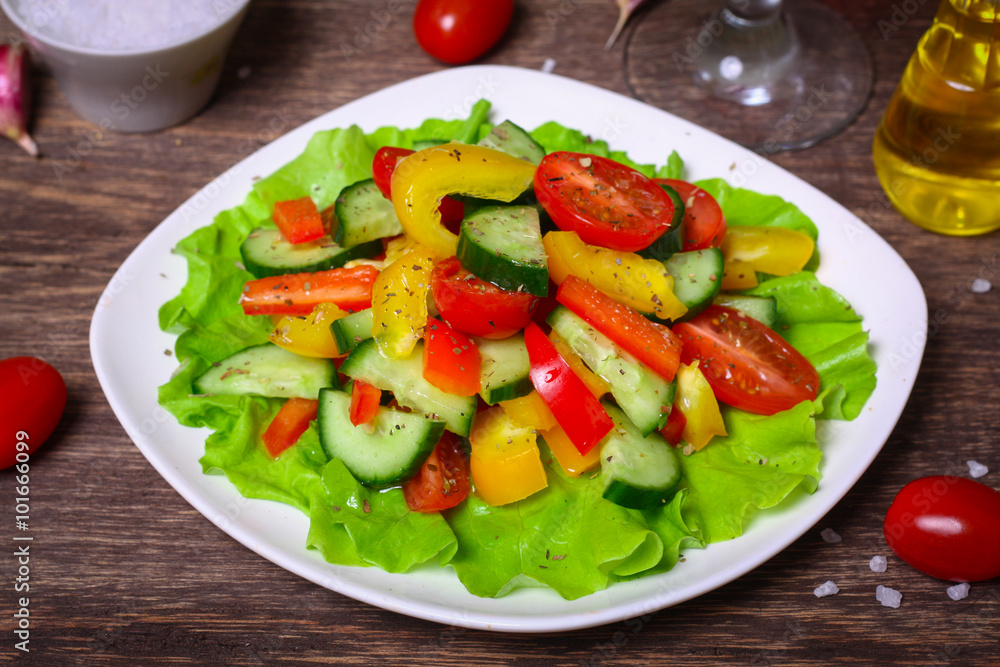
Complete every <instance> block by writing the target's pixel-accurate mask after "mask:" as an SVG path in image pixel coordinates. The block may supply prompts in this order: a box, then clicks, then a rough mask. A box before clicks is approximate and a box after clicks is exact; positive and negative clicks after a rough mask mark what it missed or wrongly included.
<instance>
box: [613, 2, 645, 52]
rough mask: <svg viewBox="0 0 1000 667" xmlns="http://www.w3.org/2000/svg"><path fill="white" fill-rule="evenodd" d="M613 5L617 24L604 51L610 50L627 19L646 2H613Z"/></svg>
mask: <svg viewBox="0 0 1000 667" xmlns="http://www.w3.org/2000/svg"><path fill="white" fill-rule="evenodd" d="M615 4H616V5H618V22H617V23H616V24H615V28H614V30H612V31H611V36H610V37H608V41H607V43H606V44H605V45H604V50H605V51H609V50H611V47H612V46H614V45H615V41H617V39H618V35H620V34H621V31H622V28H624V27H625V23H626V22H627V21H628V20H629V17H631V16H632V14H634V13H635V10H637V9H639V7H641V6H642V5H644V4H646V0H615Z"/></svg>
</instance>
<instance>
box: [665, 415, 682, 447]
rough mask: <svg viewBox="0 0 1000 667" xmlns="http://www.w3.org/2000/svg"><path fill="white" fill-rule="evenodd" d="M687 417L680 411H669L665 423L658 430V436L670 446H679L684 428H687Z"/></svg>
mask: <svg viewBox="0 0 1000 667" xmlns="http://www.w3.org/2000/svg"><path fill="white" fill-rule="evenodd" d="M687 421H688V420H687V417H685V416H684V413H683V412H681V411H680V410H671V411H670V416H668V417H667V423H666V424H664V425H663V428H661V429H660V435H662V436H663V439H664V440H666V441H667V442H669V443H670V444H671V445H679V444H681V440H682V439H683V438H682V437H681V436H682V435H683V433H684V427H685V426H687Z"/></svg>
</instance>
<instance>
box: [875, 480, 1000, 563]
mask: <svg viewBox="0 0 1000 667" xmlns="http://www.w3.org/2000/svg"><path fill="white" fill-rule="evenodd" d="M883 532H884V534H885V541H886V543H887V544H888V545H889V547H890V548H891V549H892V550H893V551H894V552H895V553H896V555H897V556H899V557H900V558H902V559H903V560H905V561H906V562H907V563H909V564H910V565H912V566H913V567H915V568H917V569H918V570H920V571H921V572H923V573H924V574H929V575H930V576H932V577H937V578H938V579H945V580H947V581H986V580H989V579H993V578H994V577H1000V493H998V492H997V491H995V490H994V489H992V488H990V487H988V486H986V485H985V484H981V483H980V482H974V481H972V480H971V479H965V478H964V477H953V476H950V475H938V476H934V477H922V478H920V479H916V480H914V481H912V482H910V483H909V484H907V485H906V486H904V487H903V488H902V490H900V492H899V493H898V494H897V495H896V498H895V500H893V501H892V505H891V506H890V507H889V511H888V512H887V513H886V515H885V523H884V525H883Z"/></svg>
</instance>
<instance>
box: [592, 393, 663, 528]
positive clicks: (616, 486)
mask: <svg viewBox="0 0 1000 667" xmlns="http://www.w3.org/2000/svg"><path fill="white" fill-rule="evenodd" d="M602 405H603V406H604V409H605V410H607V412H608V415H609V416H610V417H611V419H612V420H613V421H614V422H615V426H614V428H612V429H611V432H610V433H609V434H608V436H607V437H606V438H605V440H604V444H603V445H602V446H601V482H602V483H603V487H604V492H603V493H602V495H603V496H604V498H605V499H606V500H610V501H611V502H613V503H615V504H616V505H621V506H622V507H629V508H631V509H652V508H654V507H659V506H660V505H664V504H666V503H668V502H670V500H671V498H673V497H674V494H675V493H676V492H677V485H678V484H679V483H680V481H681V466H680V461H679V460H678V458H677V450H675V449H674V448H673V447H671V446H670V445H669V444H668V443H667V441H666V440H664V439H663V436H661V435H660V434H659V433H652V434H650V435H648V436H643V435H642V433H640V432H639V430H638V429H636V427H635V425H634V424H632V423H631V422H630V421H629V420H628V418H627V417H626V416H625V415H624V414H623V413H622V412H621V410H619V409H618V408H616V407H615V406H614V405H612V404H610V403H608V402H606V401H605V402H602Z"/></svg>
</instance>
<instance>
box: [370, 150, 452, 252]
mask: <svg viewBox="0 0 1000 667" xmlns="http://www.w3.org/2000/svg"><path fill="white" fill-rule="evenodd" d="M412 154H413V151H412V150H410V149H409V148H396V147H395V146H383V147H382V148H380V149H378V150H377V151H375V159H374V160H373V161H372V180H374V181H375V186H376V187H377V188H378V190H379V192H381V193H382V196H383V197H385V198H386V199H390V200H391V199H392V173H393V172H394V171H396V165H397V164H399V161H400V160H402V159H403V158H404V157H406V156H407V155H412ZM438 211H439V212H440V213H441V224H443V225H446V226H447V225H454V224H455V223H458V222H461V221H462V218H464V217H465V204H463V203H462V202H460V201H458V200H457V199H452V198H451V197H445V198H444V199H442V200H441V205H440V206H438ZM451 231H453V232H455V233H456V234H457V233H458V230H457V229H452V230H451Z"/></svg>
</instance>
